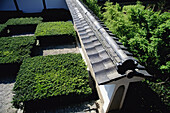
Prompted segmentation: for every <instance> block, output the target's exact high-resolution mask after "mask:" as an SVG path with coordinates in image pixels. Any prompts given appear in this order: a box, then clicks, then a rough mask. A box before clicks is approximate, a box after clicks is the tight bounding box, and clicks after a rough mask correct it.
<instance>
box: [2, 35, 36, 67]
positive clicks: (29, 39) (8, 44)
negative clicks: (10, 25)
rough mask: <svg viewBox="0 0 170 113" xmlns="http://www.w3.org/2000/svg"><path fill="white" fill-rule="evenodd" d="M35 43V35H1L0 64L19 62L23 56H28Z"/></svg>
mask: <svg viewBox="0 0 170 113" xmlns="http://www.w3.org/2000/svg"><path fill="white" fill-rule="evenodd" d="M34 44H35V37H33V36H25V37H1V38H0V64H5V63H21V61H22V60H23V59H24V58H27V57H30V53H31V48H32V47H33V45H34Z"/></svg>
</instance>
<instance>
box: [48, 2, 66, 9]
mask: <svg viewBox="0 0 170 113" xmlns="http://www.w3.org/2000/svg"><path fill="white" fill-rule="evenodd" d="M45 1H46V7H47V9H51V8H64V9H68V7H67V5H66V2H65V0H45Z"/></svg>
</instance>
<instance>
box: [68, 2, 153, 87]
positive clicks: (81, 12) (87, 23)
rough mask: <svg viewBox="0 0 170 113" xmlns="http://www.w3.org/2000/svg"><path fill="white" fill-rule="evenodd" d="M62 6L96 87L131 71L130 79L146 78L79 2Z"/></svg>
mask: <svg viewBox="0 0 170 113" xmlns="http://www.w3.org/2000/svg"><path fill="white" fill-rule="evenodd" d="M66 3H67V5H68V8H69V10H70V12H71V15H72V18H73V22H74V24H75V26H76V28H77V32H78V34H79V36H80V38H81V40H82V43H83V46H84V48H85V51H86V54H87V56H88V58H89V60H90V63H91V66H92V68H93V71H94V73H95V78H96V80H97V82H98V84H105V83H109V82H111V81H114V80H118V79H120V78H122V77H126V76H128V73H126V72H127V70H133V72H131V74H130V75H135V76H143V77H147V76H150V75H149V74H148V73H147V72H146V70H145V68H144V67H143V66H141V65H139V64H137V61H136V60H135V59H134V58H133V57H132V54H131V53H129V52H128V51H127V50H126V47H124V46H123V45H122V43H120V42H119V41H118V38H116V37H115V35H114V34H112V33H111V32H110V31H109V29H108V28H106V26H105V25H104V24H103V22H101V21H100V20H99V19H98V18H97V17H96V16H95V15H94V14H93V13H92V12H91V11H90V10H89V9H88V8H87V7H85V6H84V5H83V4H82V3H81V2H80V1H79V0H66ZM96 20H97V21H96ZM132 73H133V74H132Z"/></svg>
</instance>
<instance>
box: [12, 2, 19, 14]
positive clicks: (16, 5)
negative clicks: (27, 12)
mask: <svg viewBox="0 0 170 113" xmlns="http://www.w3.org/2000/svg"><path fill="white" fill-rule="evenodd" d="M13 1H14V4H15V7H16V9H17V11H19V7H18V4H17V0H13Z"/></svg>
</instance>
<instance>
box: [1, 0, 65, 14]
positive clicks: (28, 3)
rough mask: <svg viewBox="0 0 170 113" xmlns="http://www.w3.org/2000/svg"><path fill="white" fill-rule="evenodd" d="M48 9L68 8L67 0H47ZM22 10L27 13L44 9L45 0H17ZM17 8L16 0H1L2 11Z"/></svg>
mask: <svg viewBox="0 0 170 113" xmlns="http://www.w3.org/2000/svg"><path fill="white" fill-rule="evenodd" d="M45 2H46V7H47V9H54V8H55V9H56V8H57V9H61V8H64V9H68V8H67V5H66V2H65V0H45ZM17 4H18V7H19V9H20V10H22V11H23V12H25V13H34V12H41V11H42V10H43V9H44V6H43V0H17ZM13 10H16V7H15V4H14V0H0V11H13Z"/></svg>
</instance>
